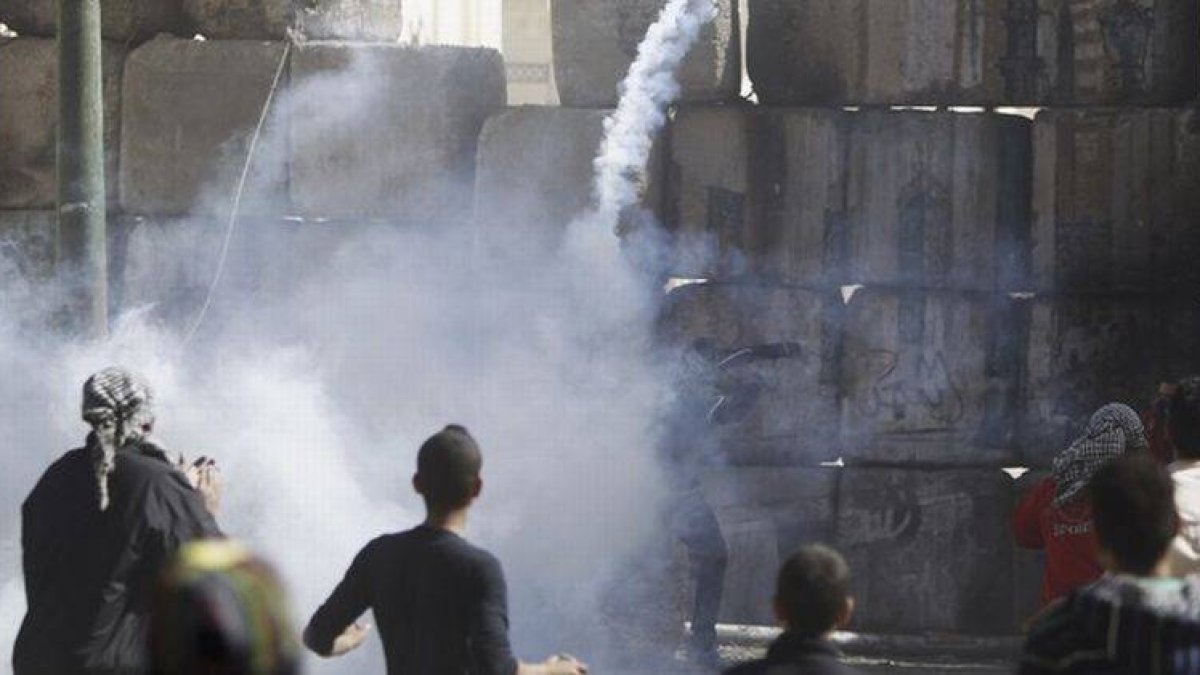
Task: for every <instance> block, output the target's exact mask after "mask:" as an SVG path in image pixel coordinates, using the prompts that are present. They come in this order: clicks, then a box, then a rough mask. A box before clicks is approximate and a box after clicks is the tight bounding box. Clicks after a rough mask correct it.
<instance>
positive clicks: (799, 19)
mask: <svg viewBox="0 0 1200 675" xmlns="http://www.w3.org/2000/svg"><path fill="white" fill-rule="evenodd" d="M1198 33H1200V10H1198V9H1197V7H1196V3H1194V2H1191V0H1137V1H1136V2H1128V3H1125V2H1121V3H1117V2H1108V1H1106V0H1029V1H1028V2H1020V3H1012V2H1008V1H1007V0H842V1H839V2H829V1H827V0H751V2H750V28H749V37H748V43H747V44H748V47H747V49H748V53H747V58H748V61H749V64H748V65H749V70H750V76H751V78H752V79H753V81H754V85H755V90H756V91H757V92H758V94H759V96H760V98H761V100H762V101H763V102H765V103H768V104H771V105H780V104H810V105H812V104H820V105H828V104H880V105H888V104H893V105H894V104H916V105H921V104H924V105H933V104H941V105H984V104H998V105H1105V104H1140V105H1146V104H1156V105H1161V104H1169V103H1181V102H1184V101H1187V100H1189V99H1191V98H1193V97H1194V96H1195V94H1196V91H1197V61H1198V60H1197V58H1196V57H1197V51H1198V40H1197V35H1198Z"/></svg>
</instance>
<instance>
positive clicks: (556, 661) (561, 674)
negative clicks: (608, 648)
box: [543, 654, 588, 675]
mask: <svg viewBox="0 0 1200 675" xmlns="http://www.w3.org/2000/svg"><path fill="white" fill-rule="evenodd" d="M543 665H544V666H545V667H546V672H547V673H549V675H586V674H587V671H588V667H587V664H586V663H584V662H582V661H580V660H579V659H577V658H575V657H574V656H571V655H570V654H555V655H554V656H551V657H550V658H548V659H546V662H545V664H543Z"/></svg>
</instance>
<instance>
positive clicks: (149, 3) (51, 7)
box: [0, 0, 184, 45]
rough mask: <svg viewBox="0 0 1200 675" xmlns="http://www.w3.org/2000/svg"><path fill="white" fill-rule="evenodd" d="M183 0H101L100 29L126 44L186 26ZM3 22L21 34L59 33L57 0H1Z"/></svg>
mask: <svg viewBox="0 0 1200 675" xmlns="http://www.w3.org/2000/svg"><path fill="white" fill-rule="evenodd" d="M179 2H180V0H100V30H101V34H102V35H103V36H104V39H105V40H112V41H114V42H120V43H123V44H125V45H129V44H131V43H136V42H141V41H143V40H148V39H150V38H151V37H154V36H155V35H157V34H158V33H179V32H180V31H182V30H183V28H184V26H183V15H182V12H181V11H180V7H179ZM0 23H5V24H8V27H9V28H11V29H13V30H14V31H16V32H17V34H18V35H28V36H38V37H54V36H55V35H57V34H58V5H57V2H56V0H0Z"/></svg>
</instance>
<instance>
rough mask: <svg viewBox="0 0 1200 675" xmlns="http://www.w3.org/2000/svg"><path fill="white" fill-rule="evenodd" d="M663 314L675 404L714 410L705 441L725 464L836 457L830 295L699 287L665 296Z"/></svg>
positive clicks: (834, 307)
mask: <svg viewBox="0 0 1200 675" xmlns="http://www.w3.org/2000/svg"><path fill="white" fill-rule="evenodd" d="M663 312H664V314H663V319H662V326H663V328H662V337H663V339H664V340H665V341H666V344H668V345H671V346H672V347H673V348H674V349H675V350H677V352H678V353H679V354H680V355H681V357H680V361H681V362H680V367H679V371H680V373H679V385H678V386H679V387H680V388H681V390H680V392H679V394H680V397H681V400H684V401H694V403H695V404H696V405H703V406H704V409H705V410H712V409H715V410H716V412H714V413H712V414H711V415H710V416H709V421H708V424H709V425H710V427H709V434H711V437H714V438H715V439H716V440H717V443H718V444H719V445H720V446H722V449H723V451H724V454H725V455H726V457H727V458H728V459H729V460H730V461H733V462H737V463H758V462H781V461H782V462H804V463H816V462H820V461H825V460H833V459H836V457H837V450H836V444H835V442H834V441H835V437H836V428H835V427H836V424H835V423H834V420H835V419H836V415H837V402H836V401H837V365H836V364H837V359H838V356H839V353H838V349H839V337H840V336H839V330H840V325H839V321H840V316H841V303H840V301H839V300H838V299H837V298H836V297H833V295H832V294H818V293H814V292H810V291H804V290H796V289H786V288H766V287H755V286H732V285H730V286H725V285H719V284H702V285H691V286H684V287H681V288H679V289H676V290H675V291H673V292H672V294H671V296H669V297H668V298H667V305H666V307H665V308H664V310H663Z"/></svg>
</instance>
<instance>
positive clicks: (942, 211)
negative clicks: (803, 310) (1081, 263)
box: [666, 108, 1030, 290]
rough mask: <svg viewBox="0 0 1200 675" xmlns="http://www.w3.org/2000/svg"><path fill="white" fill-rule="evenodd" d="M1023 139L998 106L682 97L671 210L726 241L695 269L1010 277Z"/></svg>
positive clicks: (1015, 281) (691, 226) (834, 280)
mask: <svg viewBox="0 0 1200 675" xmlns="http://www.w3.org/2000/svg"><path fill="white" fill-rule="evenodd" d="M1029 145H1030V131H1029V123H1028V121H1027V120H1024V119H1022V118H1017V117H1011V116H1004V115H982V114H978V115H977V114H971V115H964V114H954V113H924V112H878V111H870V112H844V111H833V110H788V111H782V112H777V111H755V110H747V109H735V108H720V109H718V108H711V109H701V108H685V109H683V110H682V111H681V112H680V113H679V115H678V116H677V117H676V122H675V124H674V125H673V126H672V129H671V143H670V148H671V153H670V157H671V160H670V170H669V172H668V176H669V185H670V188H669V192H668V194H669V198H668V200H667V209H666V212H667V213H668V217H667V220H668V222H669V223H671V224H672V225H673V227H674V229H675V230H676V231H679V232H682V233H685V234H692V235H693V236H694V235H696V234H698V233H704V234H707V235H708V236H710V237H711V238H713V239H714V240H715V243H716V244H717V245H718V248H720V249H721V250H722V251H724V252H725V255H724V256H722V257H721V258H720V260H719V263H718V264H716V265H710V266H709V269H700V270H695V269H688V268H687V267H686V266H685V267H684V269H683V270H682V271H684V272H689V273H693V274H695V273H703V274H713V275H716V276H718V277H720V276H723V275H729V274H734V275H736V274H738V273H744V272H747V271H748V272H750V273H752V274H754V275H756V276H759V277H763V278H766V279H770V280H773V281H785V282H790V283H805V284H833V285H840V284H850V283H866V284H871V283H879V284H893V285H905V286H924V287H934V288H960V289H976V290H989V289H995V288H1002V287H1006V286H1018V287H1019V286H1021V283H1020V282H1021V281H1022V279H1023V277H1024V275H1025V274H1026V267H1027V264H1028V263H1027V254H1026V251H1027V248H1028V242H1027V240H1028V228H1029V213H1028V201H1029V187H1030V186H1029V180H1030V177H1029ZM731 251H737V252H740V253H744V254H745V256H746V257H745V259H742V257H741V256H738V255H735V254H731V253H730V252H731Z"/></svg>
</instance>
